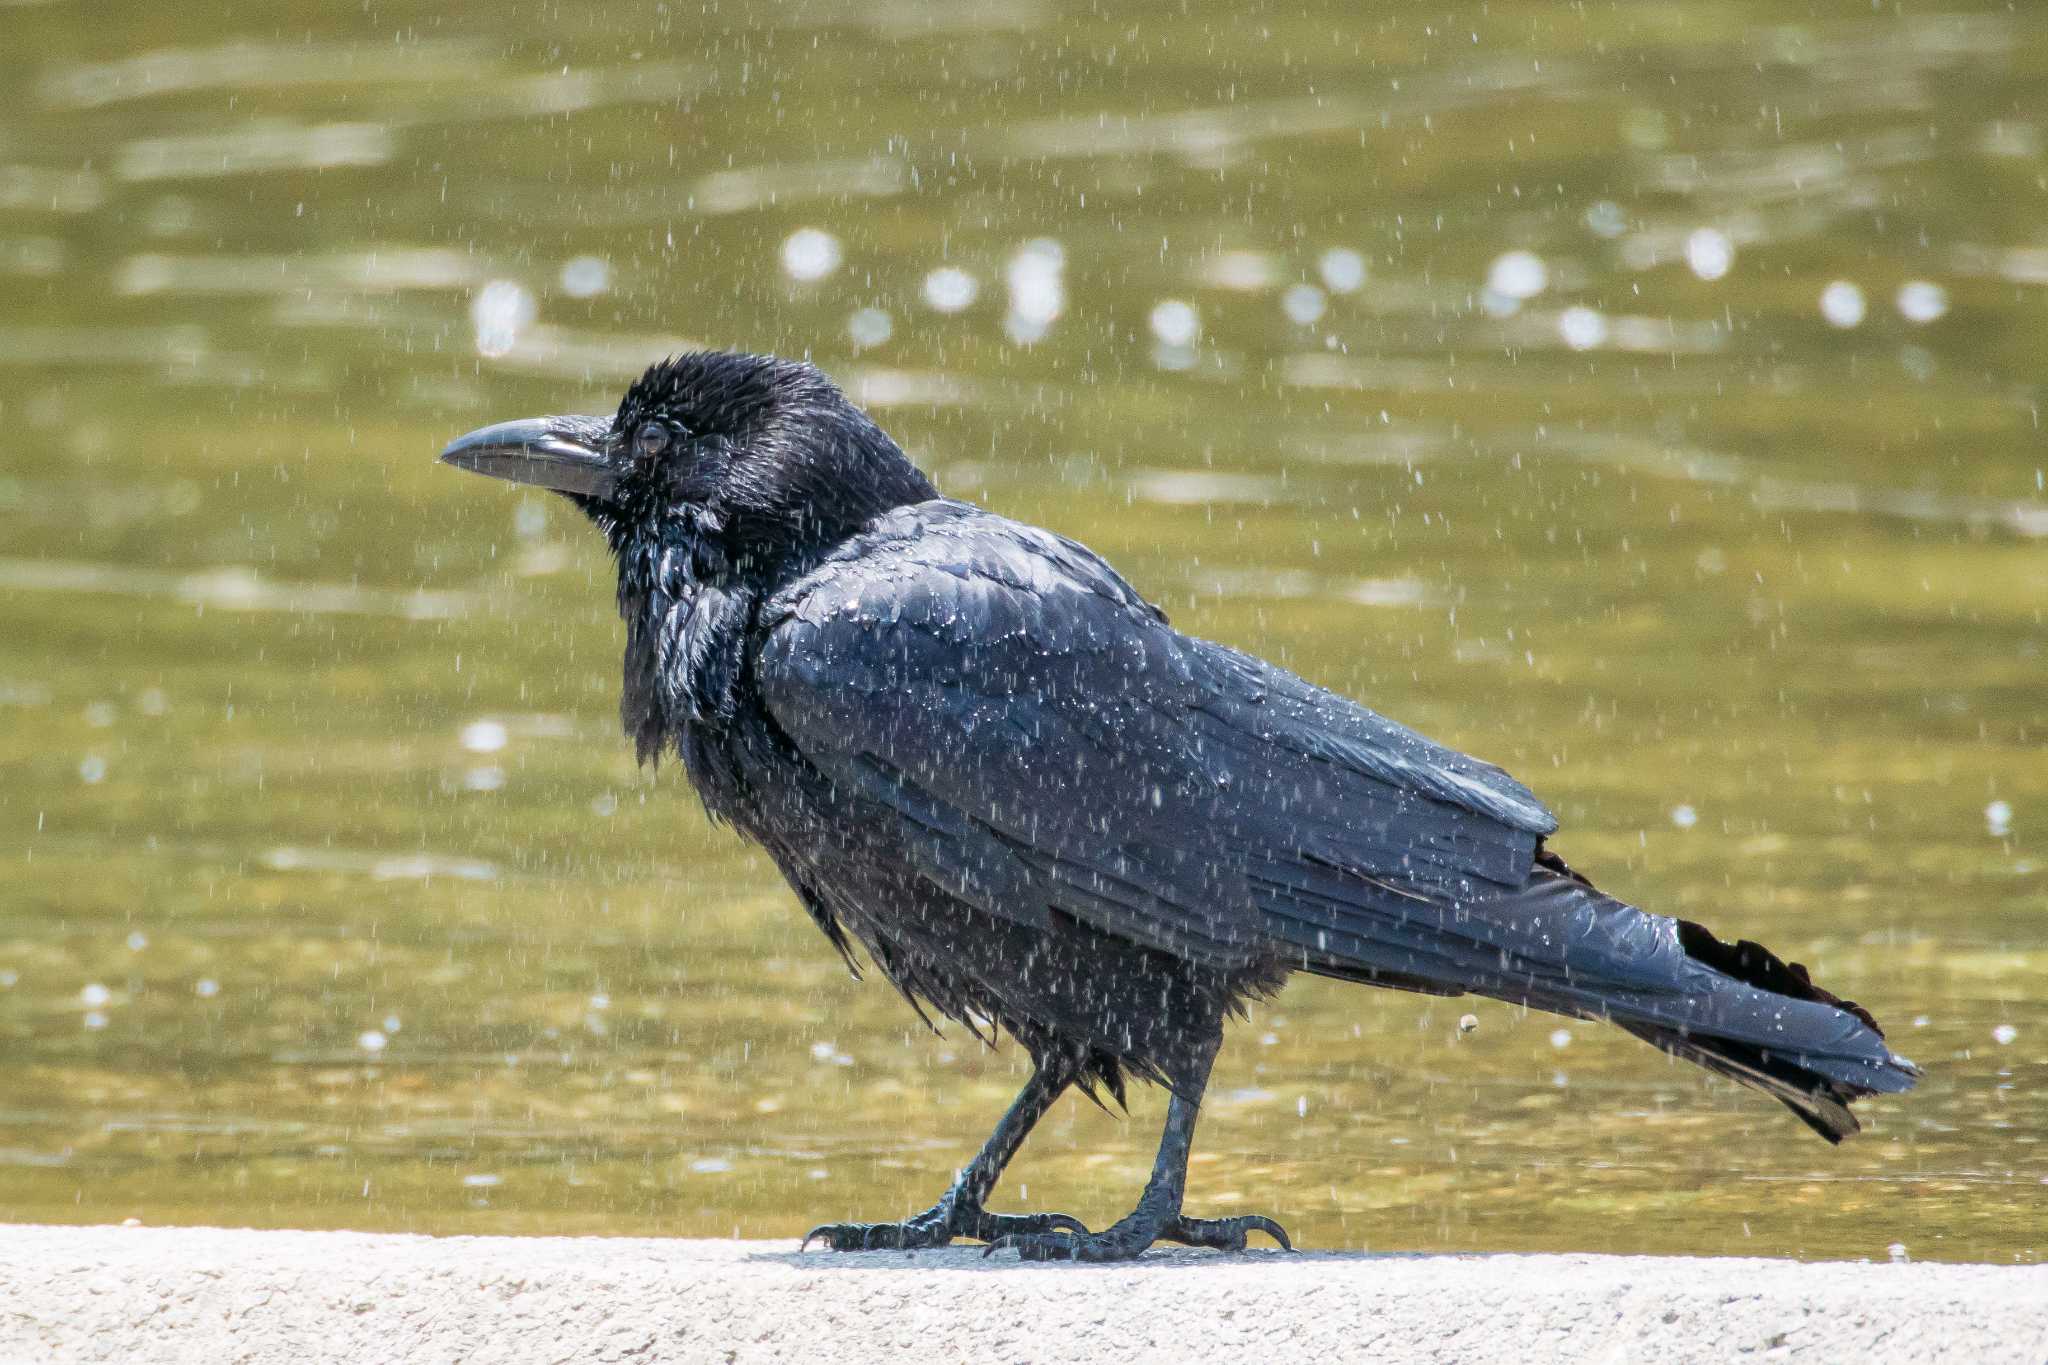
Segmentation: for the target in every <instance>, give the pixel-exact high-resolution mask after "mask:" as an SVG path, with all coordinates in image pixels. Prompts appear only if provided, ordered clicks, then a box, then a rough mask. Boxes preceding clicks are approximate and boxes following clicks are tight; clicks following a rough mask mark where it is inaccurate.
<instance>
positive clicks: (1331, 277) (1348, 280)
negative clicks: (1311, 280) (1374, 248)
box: [1316, 246, 1366, 294]
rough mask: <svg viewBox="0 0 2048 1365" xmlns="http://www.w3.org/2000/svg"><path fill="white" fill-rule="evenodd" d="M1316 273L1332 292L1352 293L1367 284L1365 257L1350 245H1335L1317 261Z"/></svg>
mask: <svg viewBox="0 0 2048 1365" xmlns="http://www.w3.org/2000/svg"><path fill="white" fill-rule="evenodd" d="M1316 273H1317V274H1319V275H1321V276H1322V277H1323V283H1324V284H1325V285H1326V286H1328V288H1329V290H1330V292H1331V293H1332V294H1351V293H1356V292H1357V291H1358V290H1360V289H1362V288H1364V286H1365V275H1366V269H1365V257H1363V256H1361V255H1360V254H1359V253H1357V252H1356V251H1353V250H1352V249H1351V248H1350V247H1348V246H1333V247H1331V248H1330V249H1329V250H1328V251H1325V252H1324V253H1323V258H1322V259H1321V260H1319V261H1317V262H1316Z"/></svg>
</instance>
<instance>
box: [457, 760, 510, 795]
mask: <svg viewBox="0 0 2048 1365" xmlns="http://www.w3.org/2000/svg"><path fill="white" fill-rule="evenodd" d="M462 785H463V788H464V790H466V791H473V792H494V791H497V790H498V789H500V788H501V787H503V786H504V785H505V770H504V769H503V768H500V767H498V766H496V765H495V764H493V765H489V766H486V767H482V768H471V769H470V770H469V771H468V772H466V773H464V774H463V775H462Z"/></svg>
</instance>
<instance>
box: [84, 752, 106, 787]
mask: <svg viewBox="0 0 2048 1365" xmlns="http://www.w3.org/2000/svg"><path fill="white" fill-rule="evenodd" d="M106 776H107V760H105V759H104V758H101V757H100V756H99V755H98V754H87V755H86V756H85V757H84V758H82V759H80V760H79V761H78V780H79V781H81V782H83V783H85V784H87V785H88V786H90V785H92V784H93V783H96V782H101V781H104V780H105V779H106Z"/></svg>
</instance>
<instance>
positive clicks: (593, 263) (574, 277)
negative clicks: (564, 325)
mask: <svg viewBox="0 0 2048 1365" xmlns="http://www.w3.org/2000/svg"><path fill="white" fill-rule="evenodd" d="M611 282H612V268H611V267H610V266H609V265H607V264H605V262H604V260H603V259H602V258H601V257H597V256H577V257H575V258H574V259H572V260H568V261H564V262H563V263H562V292H563V293H564V294H567V295H568V296H569V297H570V298H572V299H588V298H595V297H596V296H597V295H599V294H602V293H603V292H604V291H605V290H606V289H608V288H610V287H611Z"/></svg>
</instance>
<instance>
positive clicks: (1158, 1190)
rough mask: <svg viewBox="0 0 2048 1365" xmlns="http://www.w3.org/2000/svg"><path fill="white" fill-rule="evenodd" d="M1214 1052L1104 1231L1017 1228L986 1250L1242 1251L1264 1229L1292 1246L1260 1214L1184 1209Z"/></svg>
mask: <svg viewBox="0 0 2048 1365" xmlns="http://www.w3.org/2000/svg"><path fill="white" fill-rule="evenodd" d="M1214 1058H1215V1049H1214V1047H1213V1046H1212V1047H1211V1049H1210V1052H1209V1056H1208V1057H1206V1058H1204V1059H1203V1061H1202V1064H1201V1069H1200V1072H1199V1074H1198V1075H1197V1076H1196V1077H1195V1078H1194V1081H1193V1085H1192V1087H1191V1088H1192V1090H1193V1092H1194V1093H1193V1096H1192V1097H1185V1096H1183V1095H1182V1094H1181V1093H1180V1092H1179V1091H1175V1092H1174V1096H1173V1100H1172V1103H1171V1104H1169V1105H1168V1107H1167V1111H1166V1131H1165V1133H1164V1134H1162V1135H1161V1137H1160V1139H1159V1158H1158V1160H1157V1161H1155V1162H1154V1163H1153V1164H1152V1178H1151V1180H1150V1181H1148V1182H1147V1183H1146V1185H1145V1193H1144V1194H1142V1195H1140V1196H1139V1198H1138V1207H1136V1208H1135V1209H1132V1210H1131V1212H1130V1213H1129V1214H1128V1215H1126V1216H1125V1217H1123V1218H1121V1219H1119V1220H1118V1221H1117V1222H1116V1223H1115V1224H1113V1225H1111V1226H1110V1227H1107V1228H1104V1229H1103V1230H1102V1231H1101V1232H1093V1233H1091V1232H1077V1233H1074V1234H1073V1235H1072V1236H1067V1235H1065V1234H1062V1233H1055V1232H1052V1231H1050V1230H1043V1231H1034V1230H1030V1229H1019V1230H1017V1231H1016V1232H1012V1233H1009V1234H1007V1235H1004V1236H1002V1237H998V1238H997V1239H995V1240H994V1241H991V1242H990V1243H989V1245H988V1248H987V1250H986V1251H985V1252H984V1253H983V1254H984V1255H986V1254H988V1253H990V1252H993V1251H995V1250H996V1249H997V1248H998V1247H1015V1248H1017V1252H1018V1254H1019V1255H1020V1256H1022V1257H1023V1258H1024V1259H1025V1260H1027V1261H1128V1260H1133V1259H1135V1258H1136V1257H1137V1256H1138V1255H1139V1254H1140V1253H1142V1252H1143V1251H1144V1250H1145V1248H1147V1247H1149V1246H1151V1245H1152V1244H1153V1243H1154V1242H1160V1241H1166V1242H1180V1243H1183V1244H1184V1245H1187V1246H1193V1247H1214V1248H1215V1249H1216V1250H1218V1251H1243V1250H1244V1246H1245V1236H1246V1234H1247V1233H1251V1232H1263V1233H1265V1234H1266V1235H1267V1236H1268V1237H1271V1238H1272V1239H1273V1240H1274V1241H1276V1242H1278V1243H1279V1244H1280V1246H1281V1249H1282V1250H1284V1251H1292V1250H1294V1244H1293V1243H1292V1242H1290V1241H1288V1239H1287V1233H1286V1230H1285V1229H1283V1228H1282V1227H1281V1226H1280V1225H1279V1224H1278V1223H1276V1222H1274V1221H1273V1220H1272V1219H1270V1218H1267V1217H1264V1216H1262V1215H1260V1214H1255V1213H1254V1214H1246V1215H1244V1216H1243V1217H1239V1218H1189V1217H1186V1216H1184V1215H1183V1214H1182V1213H1181V1211H1180V1208H1181V1200H1182V1198H1183V1197H1184V1195H1185V1193H1186V1191H1187V1182H1188V1148H1189V1147H1190V1146H1191V1145H1192V1144H1193V1142H1194V1136H1195V1116H1196V1115H1197V1114H1198V1113H1199V1112H1200V1111H1201V1107H1202V1091H1203V1090H1204V1089H1206V1088H1207V1087H1208V1084H1209V1063H1210V1062H1211V1061H1212V1060H1214Z"/></svg>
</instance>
